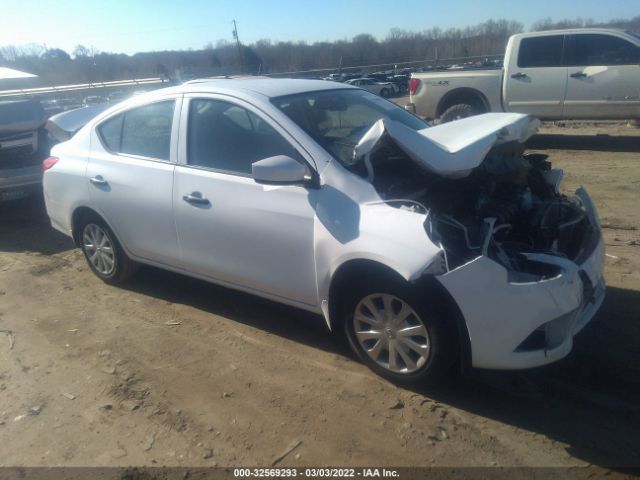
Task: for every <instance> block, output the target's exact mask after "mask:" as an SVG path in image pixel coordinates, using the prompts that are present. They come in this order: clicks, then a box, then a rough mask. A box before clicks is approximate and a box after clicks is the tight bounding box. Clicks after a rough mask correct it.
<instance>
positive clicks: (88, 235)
mask: <svg viewBox="0 0 640 480" xmlns="http://www.w3.org/2000/svg"><path fill="white" fill-rule="evenodd" d="M78 235H79V237H78V238H79V243H80V248H81V249H82V253H84V257H85V259H86V260H87V264H88V265H89V268H90V269H91V271H92V272H93V273H94V274H95V275H96V276H97V277H98V278H99V279H100V280H102V281H103V282H105V283H108V284H110V285H116V284H119V283H123V282H124V281H125V280H127V279H128V278H130V277H131V275H133V273H134V272H135V271H136V270H137V264H136V263H135V262H134V261H133V260H131V259H130V258H129V257H128V256H127V254H126V253H125V252H124V249H123V248H122V247H121V246H120V243H119V242H118V239H117V238H116V236H115V235H114V234H113V231H112V230H111V229H110V228H109V226H108V225H107V224H106V223H105V222H104V220H102V219H101V218H99V217H97V216H96V217H91V218H87V219H86V220H85V221H84V222H83V223H82V225H80V228H79V234H78Z"/></svg>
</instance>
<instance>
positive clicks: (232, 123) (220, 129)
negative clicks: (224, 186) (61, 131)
mask: <svg viewBox="0 0 640 480" xmlns="http://www.w3.org/2000/svg"><path fill="white" fill-rule="evenodd" d="M187 142H188V143H187V145H188V164H189V165H196V166H199V167H206V168H212V169H215V170H222V171H225V172H230V173H236V174H241V175H251V165H252V164H253V163H254V162H257V161H258V160H263V159H265V158H268V157H273V156H276V155H288V156H289V157H292V158H295V159H297V160H301V157H300V154H299V153H298V152H297V151H296V150H295V149H294V148H293V146H291V144H290V143H289V142H288V141H287V140H285V139H284V138H283V137H282V136H281V135H280V134H279V133H278V132H276V131H275V130H274V129H273V127H271V125H269V124H268V123H267V122H265V121H264V120H263V119H262V118H260V117H258V116H257V115H256V114H254V113H253V112H251V111H249V110H247V109H245V108H242V107H240V106H238V105H234V104H232V103H229V102H225V101H222V100H210V99H193V100H191V103H190V105H189V125H188V134H187Z"/></svg>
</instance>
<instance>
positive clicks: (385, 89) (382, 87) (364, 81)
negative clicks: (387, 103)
mask: <svg viewBox="0 0 640 480" xmlns="http://www.w3.org/2000/svg"><path fill="white" fill-rule="evenodd" d="M344 83H346V84H347V85H353V86H354V87H358V88H362V89H364V90H366V91H367V92H371V93H375V94H376V95H380V96H381V97H384V98H387V97H390V96H391V95H396V94H397V93H398V92H399V91H400V89H399V88H398V86H397V85H396V84H394V83H391V82H379V81H378V80H376V79H375V78H354V79H352V80H347V81H346V82H344Z"/></svg>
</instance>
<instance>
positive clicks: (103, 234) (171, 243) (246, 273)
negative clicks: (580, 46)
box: [44, 79, 604, 382]
mask: <svg viewBox="0 0 640 480" xmlns="http://www.w3.org/2000/svg"><path fill="white" fill-rule="evenodd" d="M536 126H537V121H536V120H534V119H532V118H531V117H528V116H525V115H519V114H486V115H483V116H477V117H473V118H469V119H465V120H461V121H458V122H452V123H448V124H444V125H440V126H438V127H433V128H428V126H427V124H426V123H425V122H424V121H423V120H421V119H420V118H418V117H416V116H414V115H413V114H411V113H409V112H406V111H405V110H403V109H401V108H400V107H398V106H396V105H395V104H392V103H391V102H388V101H386V100H383V99H381V98H380V97H377V96H376V95H372V94H371V93H368V92H365V91H363V90H361V89H358V88H354V87H351V86H349V85H344V84H337V83H331V82H325V81H316V80H279V79H252V80H250V79H244V80H231V79H229V80H209V81H192V82H189V83H187V84H184V85H181V86H178V87H172V88H167V89H163V90H158V91H155V92H151V93H148V94H145V95H141V96H138V97H135V98H132V99H129V100H127V101H125V102H123V103H121V104H118V105H116V106H114V107H112V108H110V109H109V110H107V111H105V112H104V113H102V114H100V115H98V116H97V117H96V118H95V119H93V120H91V121H89V123H88V124H87V125H85V126H84V127H83V128H82V129H81V130H80V131H79V132H78V133H77V134H76V135H75V136H73V138H72V139H71V140H69V141H67V142H64V143H61V144H59V145H57V146H55V147H54V148H53V150H52V152H51V155H52V157H50V158H48V159H47V160H45V162H44V168H45V173H44V193H45V201H46V206H47V211H48V214H49V216H50V218H51V223H52V225H53V226H54V227H55V228H56V229H58V230H60V231H61V232H64V233H65V234H67V235H69V236H71V237H72V238H73V239H74V240H75V242H76V244H77V245H78V246H79V247H80V248H81V249H82V251H83V252H84V255H85V257H86V259H87V262H88V264H89V267H90V268H91V269H92V270H93V272H94V273H95V274H96V275H97V276H98V277H99V278H101V279H102V280H104V281H105V282H108V283H118V282H122V281H124V280H125V279H126V278H127V277H129V276H130V275H131V273H132V272H133V271H134V270H135V266H136V264H138V263H144V264H148V265H154V266H156V267H160V268H165V269H167V270H172V271H174V272H179V273H183V274H186V275H190V276H193V277H197V278H200V279H203V280H206V281H210V282H213V283H217V284H220V285H224V286H228V287H231V288H235V289H239V290H243V291H246V292H250V293H253V294H256V295H260V296H262V297H266V298H269V299H271V300H274V301H276V302H282V303H285V304H288V305H293V306H295V307H299V308H301V309H304V310H308V311H311V312H315V313H317V314H319V315H322V316H323V317H324V319H325V321H326V323H327V326H328V327H329V328H330V329H332V330H335V331H340V332H344V334H345V335H346V337H347V338H348V340H349V343H350V345H351V347H352V348H353V350H354V352H355V353H356V354H357V355H358V357H359V358H360V359H361V360H362V361H363V362H364V363H365V364H367V365H368V366H369V367H370V368H371V369H373V370H374V371H376V372H377V373H379V374H380V375H382V376H384V377H386V378H389V379H391V380H393V381H398V382H417V381H420V382H424V381H431V382H433V381H435V380H437V379H439V378H441V377H442V376H444V375H447V374H448V373H449V372H450V371H451V369H452V366H454V365H456V364H458V365H459V364H462V365H471V366H474V367H481V368H494V369H517V368H528V367H534V366H538V365H543V364H547V363H550V362H553V361H556V360H558V359H560V358H562V357H564V356H565V355H567V354H568V353H569V351H570V350H571V347H572V341H573V336H574V335H575V334H576V333H577V332H578V331H579V330H580V329H582V328H583V327H584V326H585V325H586V323H587V322H588V321H589V320H590V319H591V318H592V317H593V315H594V314H595V313H596V311H597V310H598V308H599V306H600V304H601V302H602V300H603V297H604V280H603V263H604V250H603V240H602V235H601V232H600V227H599V221H598V217H597V214H596V212H595V209H594V207H593V204H592V202H591V200H590V199H589V196H588V195H587V193H586V192H585V191H584V189H578V190H577V191H576V194H575V196H564V195H562V194H560V193H559V191H558V186H559V183H560V180H561V177H562V174H561V171H559V170H556V169H552V168H551V166H550V164H549V162H547V161H546V159H545V157H544V156H542V155H525V154H523V150H524V148H523V146H522V143H523V142H524V141H525V140H526V139H527V138H529V136H530V135H531V134H532V133H533V132H534V131H535V128H536Z"/></svg>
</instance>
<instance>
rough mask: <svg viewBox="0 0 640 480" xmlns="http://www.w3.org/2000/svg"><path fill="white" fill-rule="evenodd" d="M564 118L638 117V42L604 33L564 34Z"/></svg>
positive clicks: (639, 103)
mask: <svg viewBox="0 0 640 480" xmlns="http://www.w3.org/2000/svg"><path fill="white" fill-rule="evenodd" d="M565 62H566V64H567V66H568V71H567V96H566V99H565V102H564V116H565V117H567V118H640V46H638V45H635V44H633V43H632V42H631V41H629V40H628V39H627V38H625V37H623V36H617V35H614V34H605V33H576V34H572V35H567V40H566V48H565Z"/></svg>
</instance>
